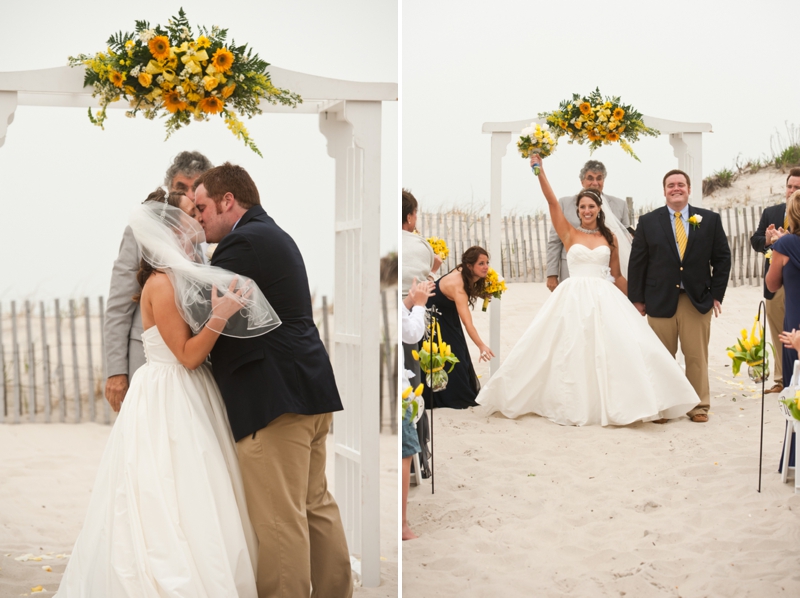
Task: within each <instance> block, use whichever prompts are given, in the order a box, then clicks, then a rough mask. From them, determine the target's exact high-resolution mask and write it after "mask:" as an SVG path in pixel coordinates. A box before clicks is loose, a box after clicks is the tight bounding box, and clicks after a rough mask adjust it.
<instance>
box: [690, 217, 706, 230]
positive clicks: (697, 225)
mask: <svg viewBox="0 0 800 598" xmlns="http://www.w3.org/2000/svg"><path fill="white" fill-rule="evenodd" d="M702 221H703V217H702V216H701V215H700V214H692V215H691V216H689V224H691V225H692V228H700V223H701V222H702Z"/></svg>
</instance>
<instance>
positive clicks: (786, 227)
mask: <svg viewBox="0 0 800 598" xmlns="http://www.w3.org/2000/svg"><path fill="white" fill-rule="evenodd" d="M783 230H789V214H786V215H785V216H784V217H783Z"/></svg>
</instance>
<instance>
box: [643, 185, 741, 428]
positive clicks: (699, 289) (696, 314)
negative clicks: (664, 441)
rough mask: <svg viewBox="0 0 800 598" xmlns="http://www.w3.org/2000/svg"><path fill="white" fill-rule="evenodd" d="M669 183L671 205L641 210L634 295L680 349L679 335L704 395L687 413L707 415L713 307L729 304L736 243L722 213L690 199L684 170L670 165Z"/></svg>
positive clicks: (670, 344)
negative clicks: (732, 245) (732, 248)
mask: <svg viewBox="0 0 800 598" xmlns="http://www.w3.org/2000/svg"><path fill="white" fill-rule="evenodd" d="M663 185H664V197H665V198H666V205H665V206H663V207H661V208H657V209H655V210H653V211H652V212H650V213H649V214H645V215H644V216H642V217H641V218H640V219H639V225H638V226H637V228H636V234H635V235H634V237H633V244H632V246H631V256H630V260H629V261H628V298H629V299H630V300H631V302H632V303H633V304H634V306H635V307H636V309H638V310H639V313H641V314H642V315H643V316H644V315H646V316H647V321H648V323H649V324H650V327H651V328H652V329H653V331H654V332H655V333H656V335H657V336H658V337H659V339H661V342H662V343H664V346H665V347H666V348H667V350H669V352H670V353H672V356H673V357H674V356H675V354H676V353H677V351H678V339H680V341H681V350H682V351H683V355H684V357H685V358H686V377H687V378H688V379H689V382H690V383H691V384H692V386H693V387H694V389H695V391H696V392H697V395H698V396H699V397H700V403H699V404H698V405H697V406H696V407H695V408H694V409H692V410H691V411H690V412H689V413H688V415H689V417H690V418H691V419H692V421H695V422H706V421H708V410H709V407H710V405H711V398H710V392H709V387H708V341H709V337H710V335H711V312H712V311H713V312H714V314H715V315H717V316H718V315H719V314H720V313H721V311H722V307H721V303H722V299H723V297H724V296H725V289H726V288H727V286H728V276H729V274H730V270H731V251H730V247H729V246H728V240H727V237H726V236H725V231H724V230H723V228H722V220H721V218H720V217H719V214H716V213H714V212H712V211H710V210H703V209H701V208H695V207H694V206H691V205H689V193H690V192H691V182H690V181H689V176H688V175H687V174H686V173H685V172H683V171H681V170H671V171H670V172H668V173H667V174H666V175H665V176H664V180H663ZM661 423H663V422H661Z"/></svg>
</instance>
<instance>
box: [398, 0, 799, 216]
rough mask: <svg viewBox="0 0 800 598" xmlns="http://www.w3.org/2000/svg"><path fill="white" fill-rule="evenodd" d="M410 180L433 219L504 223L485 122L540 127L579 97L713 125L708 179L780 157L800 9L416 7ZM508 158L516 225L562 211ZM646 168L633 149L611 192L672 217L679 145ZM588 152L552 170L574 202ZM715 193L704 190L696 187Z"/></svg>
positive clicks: (421, 2)
mask: <svg viewBox="0 0 800 598" xmlns="http://www.w3.org/2000/svg"><path fill="white" fill-rule="evenodd" d="M402 19H403V63H402V81H403V91H402V96H403V106H402V111H403V114H402V136H403V152H402V160H403V174H402V177H401V181H402V184H403V186H404V187H407V188H410V189H411V191H412V192H413V193H414V195H415V197H416V198H417V200H418V201H419V202H420V206H421V209H422V210H425V211H436V210H437V209H439V208H445V209H446V208H450V207H453V206H459V207H465V208H468V209H469V207H470V205H472V209H474V210H477V209H479V208H481V207H483V210H482V212H484V213H485V212H488V209H489V191H490V187H489V175H490V170H489V169H490V163H489V159H490V138H491V136H490V135H488V134H483V133H481V126H482V124H483V123H484V122H492V121H516V120H523V119H533V118H535V117H536V115H537V113H539V112H543V111H550V110H555V109H556V108H557V107H558V104H559V102H560V101H561V100H563V99H567V98H570V97H571V95H572V93H580V94H588V93H589V92H590V91H591V90H593V89H594V88H595V87H597V86H599V87H600V91H601V92H602V93H603V94H604V95H609V96H611V95H619V96H621V97H622V100H623V102H625V103H629V104H632V105H633V106H634V107H636V108H637V109H638V110H639V111H640V112H642V113H643V114H647V115H650V116H655V117H659V118H665V119H669V120H677V121H685V122H709V123H711V124H712V126H713V130H714V132H713V134H704V135H703V170H704V173H705V175H704V176H707V175H708V174H709V173H711V172H712V171H716V170H719V169H722V168H723V167H728V168H733V164H734V160H735V159H736V157H737V155H739V154H741V156H742V158H744V159H747V158H758V157H760V156H763V155H764V154H770V137H771V136H774V135H775V134H776V130H777V131H779V132H780V133H781V134H782V135H783V138H784V141H785V140H786V136H787V135H786V123H787V122H788V123H790V124H795V125H800V74H799V73H800V62H799V61H798V56H800V40H799V39H798V35H797V23H800V2H797V1H796V0H764V1H762V2H743V1H741V0H733V1H731V0H728V1H721V0H702V1H697V0H691V1H690V0H670V1H669V2H666V1H662V2H635V1H618V0H607V1H605V2H597V1H587V0H573V1H572V2H553V1H550V2H531V1H530V0H525V1H513V0H498V1H496V2H494V3H486V2H478V1H476V0H464V1H462V2H458V3H456V2H452V1H446V2H428V1H425V0H404V1H403V16H402ZM515 141H516V139H514V140H512V144H510V145H509V147H508V152H507V154H506V157H505V158H504V160H503V181H502V185H503V211H504V213H506V214H507V213H509V212H512V211H515V212H517V213H532V212H534V211H535V210H543V209H545V208H546V203H545V201H544V198H543V196H542V194H541V191H539V189H538V185H536V183H535V181H534V180H533V175H532V174H531V171H530V168H529V167H528V166H527V164H526V163H525V162H524V161H523V160H522V158H521V157H520V156H519V154H518V153H517V149H516V146H515V145H514V143H513V142H515ZM634 151H635V152H636V153H637V155H638V156H639V158H640V159H641V160H642V162H641V163H638V162H636V161H635V160H634V159H633V158H631V157H629V156H628V155H627V154H625V153H624V152H623V151H622V150H621V149H620V148H619V147H618V146H610V147H603V148H601V149H600V150H598V151H597V152H595V153H594V156H593V158H594V159H598V160H601V161H603V162H604V163H605V164H606V167H607V169H608V172H609V175H608V179H607V182H606V186H605V191H606V192H608V193H610V194H611V195H616V196H618V197H626V196H631V197H633V198H634V202H635V204H636V205H637V206H641V205H647V204H654V205H660V204H661V203H663V201H664V198H663V194H662V192H661V179H662V176H663V175H664V173H665V172H667V171H668V170H670V169H672V168H675V167H676V166H677V159H676V158H675V157H674V156H673V153H672V146H671V145H670V144H669V141H668V137H667V136H661V137H658V138H645V139H644V140H642V141H640V142H639V143H637V144H636V145H634ZM589 157H590V156H589V150H588V147H587V146H579V145H567V143H566V142H565V141H563V142H562V143H561V144H560V145H559V147H558V149H557V151H556V152H555V153H554V154H553V156H552V157H550V158H549V159H548V160H547V161H546V167H547V172H548V175H549V177H550V180H551V183H552V184H553V188H554V189H555V191H556V193H557V194H558V195H559V196H564V195H570V194H572V193H575V192H576V190H577V189H579V188H580V186H579V185H580V183H579V181H578V171H579V170H580V167H581V166H582V165H583V163H584V162H585V161H586V160H588V159H589ZM693 183H695V185H696V186H697V187H698V191H699V190H700V189H699V188H700V181H693Z"/></svg>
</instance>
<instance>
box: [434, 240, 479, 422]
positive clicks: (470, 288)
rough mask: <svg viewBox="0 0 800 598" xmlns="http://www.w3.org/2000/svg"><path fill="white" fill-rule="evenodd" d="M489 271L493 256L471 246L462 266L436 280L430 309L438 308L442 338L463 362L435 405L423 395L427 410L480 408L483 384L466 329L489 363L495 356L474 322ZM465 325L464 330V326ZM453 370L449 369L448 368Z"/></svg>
mask: <svg viewBox="0 0 800 598" xmlns="http://www.w3.org/2000/svg"><path fill="white" fill-rule="evenodd" d="M488 272H489V254H488V253H487V252H486V250H485V249H483V248H482V247H477V246H475V247H470V248H469V249H467V250H466V251H465V252H464V255H462V256H461V264H460V265H459V266H458V267H456V268H455V269H454V270H452V271H450V272H449V273H448V274H445V275H444V276H442V277H441V278H440V279H439V280H438V281H436V288H435V290H434V291H435V294H434V296H433V297H431V298H430V299H428V308H431V307H436V309H437V310H438V311H439V315H438V316H437V318H438V321H439V326H440V328H441V330H442V338H444V340H445V342H446V343H447V344H448V345H450V347H451V349H452V351H453V354H454V355H455V356H456V357H458V360H459V363H457V364H456V365H455V367H454V368H453V371H452V372H450V373H449V374H448V376H449V380H448V383H447V388H445V389H444V390H440V391H439V392H436V393H433V405H428V404H427V400H428V394H427V393H423V396H424V397H425V400H426V405H425V407H426V408H428V409H430V408H437V407H450V408H452V409H466V408H467V407H472V406H474V405H477V403H476V402H475V397H476V396H478V391H479V390H480V385H479V384H478V377H477V376H476V375H475V368H474V367H473V365H472V361H471V360H470V358H469V349H468V348H467V339H466V337H465V336H464V329H466V330H467V334H469V337H470V338H471V339H472V341H473V342H474V343H475V344H476V345H477V346H478V349H480V353H481V360H484V359H485V360H486V361H489V360H490V359H491V358H492V357H494V353H493V352H492V350H491V349H490V348H489V346H488V345H487V344H485V343H484V342H483V341H482V340H481V337H480V336H479V335H478V331H477V330H475V326H474V325H473V323H472V313H471V311H470V310H471V308H472V307H474V304H475V300H476V299H478V298H479V297H480V296H481V293H482V292H483V289H484V286H485V279H486V274H487V273H488ZM462 323H463V324H464V328H462V327H461V324H462ZM448 369H449V368H448Z"/></svg>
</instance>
